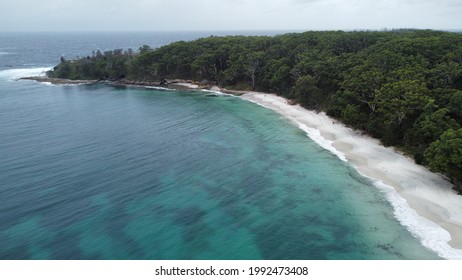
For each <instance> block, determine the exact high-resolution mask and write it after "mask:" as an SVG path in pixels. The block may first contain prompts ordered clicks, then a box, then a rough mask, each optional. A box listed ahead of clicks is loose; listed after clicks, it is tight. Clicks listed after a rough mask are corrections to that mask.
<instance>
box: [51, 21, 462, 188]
mask: <svg viewBox="0 0 462 280" xmlns="http://www.w3.org/2000/svg"><path fill="white" fill-rule="evenodd" d="M49 75H50V76H52V77H58V78H68V79H99V80H119V79H122V78H123V79H127V80H132V81H161V80H163V79H168V78H180V79H192V80H198V81H201V80H208V81H210V82H211V83H215V84H218V85H221V86H225V87H229V88H234V89H244V90H252V89H255V90H260V91H266V92H274V93H277V94H280V95H282V96H285V97H287V98H291V99H294V100H295V101H297V102H299V103H301V104H302V105H303V106H305V107H308V108H313V109H317V110H324V111H326V112H327V113H328V114H329V115H331V116H333V117H336V118H339V119H341V120H343V121H344V122H345V123H346V124H348V125H350V126H352V127H354V128H359V129H363V130H364V131H366V132H367V133H369V134H371V135H372V136H374V137H377V138H379V139H381V140H382V141H383V143H385V144H387V145H395V146H398V147H400V148H401V149H403V150H405V151H407V152H409V153H412V154H414V156H415V159H416V161H417V162H419V163H422V164H426V165H429V166H430V167H431V168H432V169H433V170H435V171H437V172H441V173H444V174H446V175H448V176H449V177H450V179H451V180H452V181H453V182H454V183H455V184H456V185H457V187H458V188H459V190H460V188H461V187H460V184H461V182H462V168H461V165H460V152H461V149H462V147H461V142H460V141H461V140H460V139H461V136H460V134H461V132H460V127H461V122H462V35H461V34H457V33H449V32H437V31H428V30H395V31H391V32H341V31H338V32H305V33H294V34H286V35H280V36H275V37H265V36H259V37H243V36H228V37H209V38H203V39H199V40H196V41H192V42H183V41H180V42H176V43H173V44H170V45H167V46H163V47H160V48H158V49H151V48H150V47H149V46H143V47H141V48H140V49H139V51H138V52H133V51H131V50H128V51H125V52H123V51H122V50H114V51H107V52H104V53H101V52H100V51H97V52H94V53H93V55H92V56H88V57H86V58H83V59H78V60H66V59H64V58H63V59H62V60H61V63H60V64H59V65H58V66H57V67H55V68H54V70H53V71H52V72H51V73H50V74H49ZM443 159H446V160H447V162H446V161H444V160H443Z"/></svg>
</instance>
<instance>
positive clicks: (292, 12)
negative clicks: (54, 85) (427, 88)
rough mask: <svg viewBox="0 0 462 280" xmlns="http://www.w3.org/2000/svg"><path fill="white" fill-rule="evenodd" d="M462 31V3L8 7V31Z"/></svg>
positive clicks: (183, 0)
mask: <svg viewBox="0 0 462 280" xmlns="http://www.w3.org/2000/svg"><path fill="white" fill-rule="evenodd" d="M382 28H430V29H462V0H40V1H39V0H1V3H0V31H87V30H92V31H116V30H120V31H135V30H138V31H170V30H181V31H194V30H331V29H336V30H337V29H342V30H351V29H382Z"/></svg>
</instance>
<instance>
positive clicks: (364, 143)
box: [23, 76, 462, 259]
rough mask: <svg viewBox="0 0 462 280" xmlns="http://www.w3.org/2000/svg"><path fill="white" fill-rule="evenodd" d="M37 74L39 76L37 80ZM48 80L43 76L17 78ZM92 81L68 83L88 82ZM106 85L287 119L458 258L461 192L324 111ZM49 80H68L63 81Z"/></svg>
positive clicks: (446, 254)
mask: <svg viewBox="0 0 462 280" xmlns="http://www.w3.org/2000/svg"><path fill="white" fill-rule="evenodd" d="M37 78H39V79H37ZM23 79H29V80H35V81H38V82H44V83H47V82H51V81H50V78H48V77H43V76H42V77H29V78H23ZM96 82H98V81H74V83H73V84H89V83H96ZM105 82H106V83H107V84H108V85H112V86H128V87H130V86H135V87H143V88H147V89H150V88H166V89H178V90H193V91H195V90H208V91H212V92H217V93H221V94H222V93H225V94H231V95H235V96H239V97H240V98H241V99H243V100H246V101H249V102H254V103H256V104H258V105H260V106H263V107H266V108H268V109H271V110H273V111H275V112H277V113H279V114H281V115H282V116H284V117H285V118H287V119H289V120H291V121H293V122H294V123H295V124H297V125H298V126H299V127H300V128H301V129H302V130H304V131H305V132H306V133H307V135H308V136H309V137H310V138H311V139H312V140H314V141H315V142H317V143H318V144H319V145H320V146H322V147H323V148H325V149H327V150H329V151H331V152H332V153H333V154H335V155H336V156H337V157H339V158H340V159H341V160H343V161H345V162H348V163H349V164H350V165H351V166H352V167H353V168H355V169H356V170H357V171H358V172H359V173H360V174H361V175H363V176H365V177H368V178H369V179H371V180H372V182H373V183H374V185H375V186H376V187H377V188H378V189H380V190H381V191H382V192H384V193H385V195H386V197H387V199H388V200H389V202H390V203H391V205H392V206H393V209H394V215H395V217H396V218H397V219H398V221H399V222H400V223H401V224H402V225H403V226H404V227H406V228H407V229H408V230H409V231H410V232H411V233H412V234H413V235H414V236H415V237H417V238H418V239H419V240H420V241H421V243H422V245H423V246H425V247H426V248H428V249H431V250H432V251H434V252H436V253H437V254H438V255H439V256H440V257H442V258H445V259H462V196H460V195H457V194H456V192H455V191H454V190H452V188H451V187H452V185H451V184H450V183H449V182H448V181H447V180H445V179H444V178H443V177H442V176H440V175H438V174H436V173H433V172H431V171H429V170H428V169H427V168H425V167H424V166H421V165H417V164H416V163H415V162H414V160H412V159H410V158H409V157H406V156H404V155H402V154H401V153H399V152H397V151H396V150H394V149H393V148H390V147H384V146H382V144H381V143H380V142H379V141H378V140H377V139H374V138H372V137H369V136H366V135H364V134H362V133H361V132H360V131H356V130H353V129H351V128H348V127H346V126H345V125H343V124H342V123H340V122H339V121H337V120H335V119H333V118H330V117H328V116H327V115H325V114H324V113H318V112H315V111H310V110H308V109H305V108H303V107H301V106H300V105H294V104H292V103H291V102H290V101H289V100H287V99H285V98H283V97H280V96H277V95H275V94H270V93H261V92H251V91H239V90H228V89H224V88H219V87H216V86H213V85H209V84H200V83H198V82H196V81H190V80H180V79H175V80H166V81H165V82H164V83H162V84H161V83H150V82H149V83H148V82H143V81H129V80H122V81H116V82H110V81H105ZM55 84H69V81H68V80H62V82H61V81H59V83H55Z"/></svg>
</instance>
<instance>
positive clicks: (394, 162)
mask: <svg viewBox="0 0 462 280" xmlns="http://www.w3.org/2000/svg"><path fill="white" fill-rule="evenodd" d="M241 98H242V99H244V100H247V101H251V102H253V103H256V104H258V105H260V106H263V107H265V108H268V109H271V110H273V111H276V112H277V113H279V114H281V115H282V116H284V117H286V118H287V119H289V120H291V121H293V122H294V123H295V124H297V125H298V126H299V127H300V128H301V129H302V130H304V131H305V132H306V133H307V135H308V137H310V138H311V139H312V140H313V141H315V142H316V143H318V144H319V145H320V146H321V147H323V148H324V149H327V150H329V151H330V152H332V153H333V154H335V155H336V156H337V157H339V158H340V159H341V160H343V161H346V162H348V163H349V164H350V165H352V167H353V168H355V169H356V170H357V171H358V172H359V173H360V174H361V175H362V176H364V177H366V178H369V179H371V180H372V182H373V184H374V186H375V187H377V188H378V189H379V190H381V191H382V192H383V193H384V194H385V196H386V198H387V199H388V201H389V202H390V204H391V205H392V207H393V210H394V215H395V217H396V219H397V220H398V221H399V222H400V223H401V225H402V226H404V227H405V228H406V229H407V230H408V231H409V232H411V234H412V235H414V236H415V237H416V238H418V239H419V241H420V242H421V244H422V245H423V246H425V247H426V248H428V249H430V250H432V251H434V252H436V253H437V254H438V255H439V256H440V257H442V258H445V259H462V196H460V195H457V194H456V193H455V191H453V190H452V189H451V184H450V183H449V182H447V181H446V180H445V179H444V178H443V177H442V176H439V175H437V174H435V173H433V172H431V171H429V170H428V169H426V168H425V167H423V166H420V165H417V164H415V163H414V161H413V160H411V159H410V158H408V157H405V156H403V155H402V154H400V153H398V152H396V151H395V150H393V149H392V148H387V147H384V146H382V145H381V144H380V142H379V141H378V140H376V139H373V138H371V137H369V136H365V135H363V134H362V133H361V132H359V131H355V130H352V129H350V128H348V127H346V126H345V125H343V124H341V123H339V122H338V121H336V120H334V119H332V118H330V117H328V116H327V115H325V114H324V113H317V112H314V111H310V110H307V109H305V108H303V107H301V106H299V105H290V104H289V103H288V102H287V100H286V99H284V98H283V97H279V96H276V95H273V94H267V93H258V92H248V93H246V94H244V95H242V96H241Z"/></svg>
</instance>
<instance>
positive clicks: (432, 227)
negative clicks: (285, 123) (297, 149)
mask: <svg viewBox="0 0 462 280" xmlns="http://www.w3.org/2000/svg"><path fill="white" fill-rule="evenodd" d="M255 103H257V102H255ZM257 104H258V103H257ZM259 105H260V106H263V105H261V104H259ZM263 107H266V106H263ZM289 119H290V120H292V121H294V122H295V123H296V124H297V125H298V126H299V128H300V129H302V130H303V131H305V132H306V134H307V136H308V137H309V138H310V139H311V140H313V141H314V142H316V143H317V144H318V145H319V146H321V147H322V148H324V149H326V150H328V151H329V152H331V153H332V154H334V155H336V156H337V157H338V158H339V159H340V160H342V161H344V162H348V160H347V158H346V156H345V154H344V153H342V152H340V151H339V150H337V149H336V148H334V147H333V146H332V143H333V142H332V141H329V140H327V139H325V138H324V137H322V136H321V132H320V131H319V130H318V129H314V128H310V127H308V126H307V125H305V124H303V123H301V122H299V121H297V120H295V119H293V118H289ZM353 167H354V168H355V169H356V170H357V171H358V173H359V174H361V176H363V177H366V178H368V179H370V180H372V182H373V185H374V186H375V187H376V188H378V189H379V190H380V191H382V192H383V193H384V194H385V195H386V198H387V200H388V201H389V202H390V204H391V206H392V207H393V211H394V213H393V214H394V216H395V218H396V219H397V220H398V222H399V223H400V224H401V225H402V226H404V227H405V228H406V229H407V230H408V231H409V232H410V233H411V234H412V235H413V236H415V237H416V238H417V239H419V240H420V242H421V243H422V245H423V246H425V247H426V248H428V249H430V250H432V251H434V252H436V253H437V254H438V255H439V256H440V257H442V258H444V259H462V250H458V249H455V248H453V247H451V246H449V244H448V242H449V241H451V235H450V234H449V232H447V231H446V230H444V229H443V228H442V227H440V226H439V225H437V224H436V223H433V222H432V221H430V220H428V219H426V218H424V217H422V216H420V215H419V214H418V213H417V212H416V211H415V210H414V209H413V208H411V207H410V206H409V204H408V203H407V201H406V200H405V199H404V198H403V197H401V196H400V195H399V194H398V192H397V191H396V190H395V188H393V187H392V186H389V185H387V184H385V183H383V182H382V181H381V180H378V179H376V178H372V177H369V176H366V175H364V174H362V173H361V172H360V171H359V170H358V168H356V166H354V165H353Z"/></svg>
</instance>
